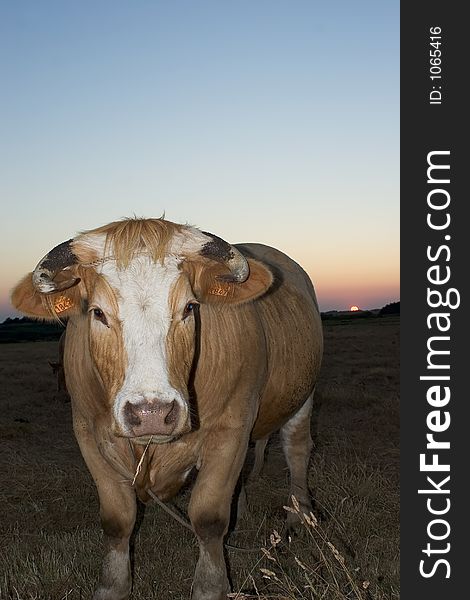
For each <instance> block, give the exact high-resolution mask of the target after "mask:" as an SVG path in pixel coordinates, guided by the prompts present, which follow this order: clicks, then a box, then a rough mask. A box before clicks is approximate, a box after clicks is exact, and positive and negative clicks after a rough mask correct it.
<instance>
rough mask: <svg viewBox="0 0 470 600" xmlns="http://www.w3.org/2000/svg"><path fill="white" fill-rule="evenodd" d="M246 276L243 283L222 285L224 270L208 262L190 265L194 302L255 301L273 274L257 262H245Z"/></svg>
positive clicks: (225, 282)
mask: <svg viewBox="0 0 470 600" xmlns="http://www.w3.org/2000/svg"><path fill="white" fill-rule="evenodd" d="M248 264H249V266H250V274H249V276H248V279H247V280H246V281H244V282H243V283H232V282H227V281H224V276H225V277H226V276H227V269H226V267H224V265H222V264H219V263H214V262H212V261H210V262H205V263H190V264H189V271H190V278H191V279H192V286H193V290H194V293H195V294H196V298H197V299H198V300H199V301H200V302H207V303H209V304H219V303H226V304H242V303H243V302H249V301H250V300H255V299H256V298H259V297H260V296H262V295H263V294H264V293H266V292H267V290H268V289H269V288H270V287H271V285H272V283H273V274H272V273H271V271H270V270H269V269H268V268H267V267H266V266H265V265H264V264H263V263H261V262H259V261H257V260H253V259H251V258H249V259H248Z"/></svg>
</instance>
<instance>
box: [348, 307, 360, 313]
mask: <svg viewBox="0 0 470 600" xmlns="http://www.w3.org/2000/svg"><path fill="white" fill-rule="evenodd" d="M349 310H350V311H351V312H356V310H359V306H355V305H354V306H351V308H350V309H349Z"/></svg>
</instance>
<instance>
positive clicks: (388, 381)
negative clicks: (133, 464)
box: [0, 317, 399, 600]
mask: <svg viewBox="0 0 470 600" xmlns="http://www.w3.org/2000/svg"><path fill="white" fill-rule="evenodd" d="M324 330H325V357H324V363H323V368H322V375H321V380H320V382H319V385H318V388H317V396H316V401H315V409H314V415H313V420H312V435H313V439H314V444H315V445H314V452H313V455H312V461H311V468H310V475H309V480H310V487H311V491H312V495H313V497H314V499H315V515H314V518H309V519H308V521H306V522H304V524H303V526H302V527H300V529H299V531H298V532H297V533H296V534H295V535H293V536H292V537H289V536H288V534H287V532H286V531H285V526H284V518H285V509H284V508H283V505H285V504H286V503H287V497H286V494H287V489H288V483H287V470H286V465H285V462H284V459H283V456H282V452H281V450H280V445H279V441H278V439H277V438H276V436H274V437H273V438H272V439H271V441H270V443H269V445H268V449H267V456H266V464H265V467H264V470H263V472H262V474H261V476H260V478H259V480H257V481H256V482H254V483H253V484H252V485H251V486H250V487H249V489H248V505H249V511H248V513H247V514H246V515H245V516H244V517H243V518H242V519H241V520H240V521H239V523H238V525H237V528H236V529H235V530H234V531H232V532H231V533H230V535H229V537H228V540H227V543H228V544H229V547H228V548H227V556H228V560H229V563H230V573H231V578H232V582H233V589H234V591H235V593H234V594H233V595H232V597H233V598H237V599H239V600H242V599H247V598H262V599H271V598H273V599H274V598H277V599H283V600H304V599H308V600H310V599H314V598H323V599H325V600H336V599H349V598H351V599H359V598H360V599H364V600H372V599H374V600H385V599H387V600H388V599H390V600H391V599H397V598H399V574H398V566H399V472H398V469H399V446H398V439H399V420H398V415H399V398H398V393H399V317H386V318H370V319H354V320H343V321H341V320H331V321H325V322H324ZM56 348H57V343H56V342H30V343H17V344H2V345H0V352H1V359H0V371H1V391H0V408H1V410H0V445H1V448H0V462H1V464H0V507H1V520H0V598H1V600H10V599H12V600H13V599H14V600H66V599H68V600H79V599H83V600H85V599H86V600H89V599H90V598H91V594H92V589H93V586H94V584H95V582H96V580H97V577H98V572H99V568H100V561H101V533H100V526H99V518H98V502H97V496H96V493H95V488H94V485H93V482H92V480H91V477H90V475H89V474H88V471H87V470H86V467H85V465H84V463H83V461H82V458H81V456H80V453H79V450H78V447H77V444H76V443H75V440H74V437H73V433H72V427H71V411H70V404H67V403H64V402H63V400H62V399H61V398H57V397H54V395H55V381H54V378H53V375H52V372H51V370H50V367H49V365H48V360H55V356H56ZM188 494H189V492H188V491H186V492H185V493H183V494H182V495H181V496H180V497H178V499H177V501H176V504H177V506H178V507H179V508H180V509H181V510H182V511H184V510H185V506H186V505H187V500H188ZM274 531H275V532H276V533H273V532H274ZM232 546H237V547H239V548H242V549H244V550H243V551H240V550H234V549H233V548H232ZM263 549H264V550H263ZM248 550H250V551H248ZM197 554H198V551H197V544H196V542H195V540H194V538H193V536H192V534H191V532H190V531H187V530H186V529H184V528H183V527H182V526H181V525H180V524H179V523H177V522H176V521H175V520H173V519H172V517H171V516H169V515H167V514H166V513H165V512H164V511H163V510H162V509H161V508H159V507H158V506H149V507H147V509H146V511H145V515H144V516H143V519H142V522H141V526H140V529H139V531H138V532H137V534H136V535H135V542H134V591H133V595H132V599H133V600H157V599H158V600H171V599H176V600H178V599H187V598H189V595H190V588H191V580H192V574H193V569H194V566H195V562H196V558H197Z"/></svg>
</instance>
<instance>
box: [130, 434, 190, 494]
mask: <svg viewBox="0 0 470 600" xmlns="http://www.w3.org/2000/svg"><path fill="white" fill-rule="evenodd" d="M147 453H148V456H145V457H144V459H143V461H142V468H141V471H140V473H139V476H138V478H137V479H136V488H137V490H138V492H139V491H142V492H143V493H144V495H145V492H146V491H147V490H151V491H152V492H153V493H154V494H155V495H156V496H158V498H160V499H161V500H169V499H170V498H172V497H173V496H175V495H176V494H177V493H178V492H179V490H180V489H181V487H182V486H183V484H184V483H185V481H186V480H187V478H188V475H189V474H190V473H191V471H192V470H193V468H194V467H196V466H197V460H198V459H197V455H198V453H197V449H196V447H195V445H194V444H192V443H190V442H188V441H177V442H172V443H170V444H164V445H163V444H162V445H158V446H155V447H150V448H149V449H148V450H147ZM139 495H140V494H139Z"/></svg>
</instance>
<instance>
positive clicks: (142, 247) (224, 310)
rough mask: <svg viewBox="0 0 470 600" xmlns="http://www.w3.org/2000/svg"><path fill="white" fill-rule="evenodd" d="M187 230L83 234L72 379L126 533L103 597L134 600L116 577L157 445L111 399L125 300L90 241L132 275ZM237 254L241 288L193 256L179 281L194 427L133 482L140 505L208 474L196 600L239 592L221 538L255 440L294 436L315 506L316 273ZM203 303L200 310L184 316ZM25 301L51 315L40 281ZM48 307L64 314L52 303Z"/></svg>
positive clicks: (112, 509) (88, 456) (77, 408)
mask: <svg viewBox="0 0 470 600" xmlns="http://www.w3.org/2000/svg"><path fill="white" fill-rule="evenodd" d="M181 231H184V226H179V225H173V224H166V223H165V224H164V225H162V223H161V221H160V220H156V221H153V220H149V221H145V222H141V221H135V220H130V221H124V222H122V223H113V224H110V225H109V226H105V227H103V228H99V229H98V230H94V231H93V232H91V233H88V234H84V237H82V236H79V237H78V238H77V239H76V241H75V242H74V244H73V246H74V251H75V253H76V254H77V256H79V257H80V260H81V261H83V262H84V263H85V264H83V263H80V264H79V265H77V266H75V267H73V270H76V275H78V276H80V277H81V281H80V283H79V284H78V285H77V286H76V288H72V289H70V290H67V291H66V294H67V296H69V297H70V300H71V301H72V303H73V308H71V309H69V310H67V311H66V312H67V316H69V324H68V328H67V338H66V349H65V357H64V362H65V370H66V376H67V381H68V386H69V391H70V394H71V396H72V408H73V416H74V431H75V435H76V437H77V440H78V443H79V445H80V448H81V451H82V454H83V456H84V459H85V461H86V463H87V465H88V468H89V470H90V472H91V473H92V475H93V477H94V479H95V483H96V486H97V489H98V493H99V496H100V505H101V516H102V520H103V524H105V527H106V531H107V532H108V537H109V532H113V533H112V536H111V537H113V536H114V537H113V539H111V537H110V539H109V540H108V549H109V551H108V554H107V558H106V560H105V563H104V566H103V573H102V577H101V584H100V587H99V588H98V591H97V592H96V594H95V596H94V599H95V600H111V598H115V597H118V595H119V594H120V595H119V597H122V598H127V593H128V592H127V591H126V590H129V589H130V579H129V571H128V569H127V568H125V569H121V571H119V572H118V573H116V572H115V571H116V569H117V568H118V565H119V564H121V563H120V562H119V561H120V559H118V558H116V554H115V551H119V552H126V551H127V550H126V549H127V547H128V537H129V535H130V532H131V531H132V526H133V523H134V518H135V498H134V490H133V488H132V485H131V483H132V481H133V480H134V475H135V473H136V467H137V463H138V461H139V459H140V458H141V457H142V453H143V451H144V446H142V445H140V444H141V443H142V442H144V444H145V442H146V441H147V440H133V439H126V438H124V437H119V436H117V435H116V434H119V433H120V432H119V431H116V429H115V425H114V418H113V414H112V410H111V403H112V400H113V397H114V396H115V394H116V392H117V391H118V390H119V388H120V387H121V385H122V381H123V378H124V374H125V370H126V356H125V349H124V347H123V343H122V333H121V324H120V321H119V318H118V314H117V301H116V293H118V291H116V290H113V289H111V288H110V286H109V285H108V284H107V282H106V281H105V279H104V277H103V276H102V275H100V274H99V265H97V266H96V267H95V266H93V265H92V264H90V263H92V262H93V261H96V260H99V259H100V258H102V257H97V256H96V253H95V255H93V253H92V252H90V247H89V245H88V246H87V244H86V236H87V235H92V234H93V233H97V234H106V235H107V236H108V242H107V247H108V248H110V247H111V245H112V248H113V252H114V255H115V258H116V260H117V261H118V262H119V265H121V267H122V268H125V267H126V265H127V264H128V263H129V261H130V260H131V258H132V256H134V255H135V254H136V253H142V252H146V253H149V254H150V255H151V256H152V258H153V260H155V261H156V260H159V261H164V256H165V251H166V250H167V249H168V248H169V245H170V243H171V237H172V236H173V235H174V234H175V233H178V234H180V233H181ZM188 232H189V228H188ZM84 240H85V242H84ZM238 249H239V250H240V251H241V252H242V253H243V254H245V256H247V257H248V258H249V262H250V276H249V278H248V279H247V281H246V282H244V283H241V284H233V283H226V282H224V281H222V280H221V279H220V276H221V275H224V274H226V270H225V268H224V267H223V266H221V265H219V264H217V263H214V262H212V261H210V260H208V259H206V258H202V259H197V257H194V256H192V257H181V258H182V264H181V276H180V278H179V279H178V280H177V282H176V284H175V286H174V288H173V290H172V291H171V294H170V298H169V302H170V306H171V312H172V315H173V320H172V324H171V327H170V331H169V334H168V338H167V340H166V346H167V357H168V365H167V367H168V370H169V373H170V380H171V384H172V385H173V386H174V387H175V388H177V389H178V390H180V391H181V393H182V395H183V396H184V397H185V398H187V399H188V401H189V403H190V408H191V431H190V432H188V433H185V434H184V435H182V436H181V437H180V438H178V439H175V440H173V441H172V442H170V443H163V444H150V446H149V448H148V449H147V451H146V454H145V456H144V460H143V461H142V465H141V471H140V473H139V474H138V476H137V477H136V478H135V491H136V492H137V494H138V496H139V497H140V498H141V499H142V500H144V501H146V500H147V499H148V494H147V491H146V490H152V491H153V493H155V494H156V495H157V496H159V497H160V498H162V499H164V500H165V499H168V498H170V497H171V496H172V495H174V494H175V493H177V491H178V490H179V488H180V487H181V485H182V484H183V482H184V479H185V477H186V475H187V474H188V472H189V471H190V470H191V469H193V468H197V469H198V471H199V473H198V476H197V479H196V483H195V485H194V488H193V491H192V495H191V501H190V506H189V516H190V519H191V522H192V524H193V527H194V529H195V531H196V533H197V536H198V539H199V544H200V556H199V561H198V564H197V567H196V573H195V577H194V585H193V594H192V597H193V600H222V598H225V594H226V592H227V590H228V580H227V576H226V571H225V562H224V558H223V535H224V534H225V532H226V531H227V527H228V523H229V516H230V503H231V498H232V495H233V491H234V488H235V484H236V481H237V478H238V476H239V473H240V471H241V468H242V465H243V462H244V459H245V456H246V452H247V447H248V442H249V439H250V437H252V438H253V439H264V438H266V437H268V436H269V434H270V433H272V432H273V431H276V430H278V429H279V428H282V427H284V429H285V431H286V432H288V439H289V440H291V443H289V444H288V443H286V448H285V450H286V454H287V456H288V461H289V466H290V470H291V473H292V478H293V486H294V488H295V489H298V490H302V491H303V497H302V503H303V505H305V506H307V504H308V502H309V501H308V497H307V495H306V480H305V465H306V464H307V463H306V461H307V457H308V454H309V452H310V438H309V436H307V435H306V434H305V432H307V431H308V429H309V412H308V411H304V412H305V417H304V416H302V418H301V419H300V420H299V419H296V417H295V415H296V413H297V411H298V410H299V408H300V407H301V406H302V405H303V404H304V403H305V401H306V399H307V398H308V397H309V396H310V394H311V393H312V390H313V388H314V384H315V381H316V378H317V376H318V372H319V368H320V362H321V355H322V333H321V321H320V316H319V312H318V305H317V303H316V298H315V293H314V291H313V287H312V284H311V282H310V280H309V279H308V277H307V275H306V274H305V273H304V272H303V271H302V269H301V268H300V267H299V266H298V265H297V264H296V263H294V262H293V261H292V260H291V259H289V258H288V257H287V256H285V255H284V254H282V253H281V252H279V251H277V250H274V249H272V248H268V247H266V246H262V245H258V244H247V245H242V246H238ZM225 292H226V293H225ZM52 296H54V295H52ZM191 297H194V299H195V300H197V301H199V302H200V303H201V304H200V307H199V308H198V309H196V311H195V313H194V314H192V315H191V316H188V317H187V319H185V320H184V321H183V320H182V315H183V313H184V306H185V303H186V301H187V298H191ZM13 299H14V303H15V305H16V306H17V308H18V309H19V310H22V311H24V312H27V314H36V315H37V316H38V317H41V318H44V316H45V315H46V317H47V315H49V317H50V308H49V309H47V307H46V308H45V307H44V305H43V300H42V299H41V297H40V296H39V295H38V294H36V293H35V292H33V291H32V289H31V279H30V277H27V278H25V279H24V280H23V281H22V282H20V284H19V285H18V287H17V289H16V290H15V292H14V294H13ZM49 300H51V304H52V305H53V304H54V302H53V300H54V298H53V297H52V298H50V299H49ZM48 302H49V301H48ZM94 306H99V307H101V308H102V309H103V310H105V312H106V317H107V319H108V325H109V327H104V326H103V324H102V323H97V322H96V320H94V317H93V313H92V311H93V307H94ZM97 325H99V327H98V326H97ZM302 415H303V413H302ZM304 434H305V435H304ZM286 435H287V434H286ZM289 436H290V437H289ZM133 498H134V499H133ZM116 531H117V532H119V533H118V534H116V533H115V532H116ZM113 557H114V558H113Z"/></svg>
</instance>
